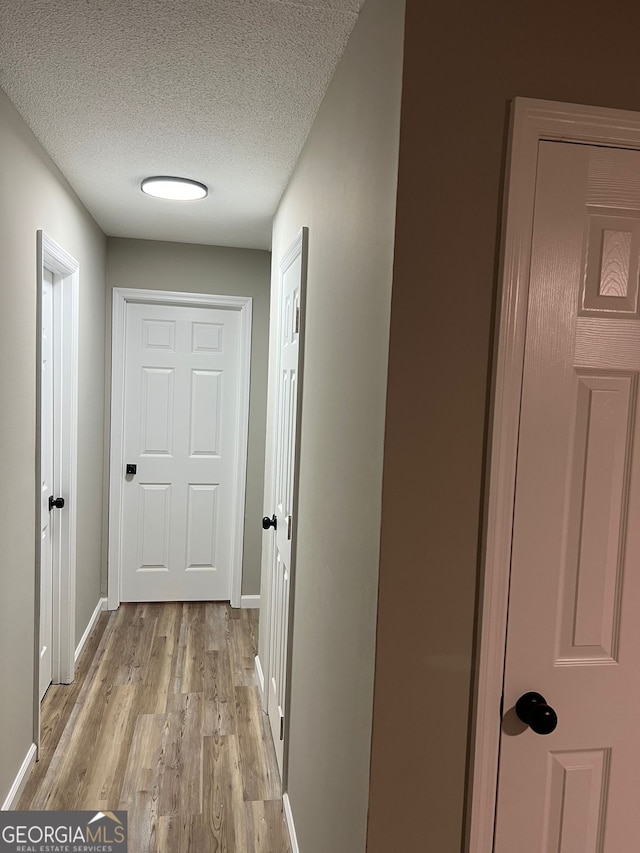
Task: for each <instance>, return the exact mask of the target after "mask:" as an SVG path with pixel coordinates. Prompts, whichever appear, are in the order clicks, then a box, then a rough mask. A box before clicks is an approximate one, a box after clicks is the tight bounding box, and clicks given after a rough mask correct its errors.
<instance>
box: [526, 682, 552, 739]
mask: <svg viewBox="0 0 640 853" xmlns="http://www.w3.org/2000/svg"><path fill="white" fill-rule="evenodd" d="M516 714H517V715H518V718H519V719H520V720H522V722H523V723H526V724H527V725H528V726H529V728H530V729H531V731H533V732H535V733H536V734H537V735H550V734H551V732H553V731H555V728H556V726H557V725H558V715H557V714H556V712H555V711H554V710H553V708H552V707H551V705H548V704H547V700H546V699H545V698H544V696H542V695H541V694H540V693H534V692H533V691H532V692H530V693H523V694H522V696H521V697H520V698H519V699H518V701H517V702H516Z"/></svg>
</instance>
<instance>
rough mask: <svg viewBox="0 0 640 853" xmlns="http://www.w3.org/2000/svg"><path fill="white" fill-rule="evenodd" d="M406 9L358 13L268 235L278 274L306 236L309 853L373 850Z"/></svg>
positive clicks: (302, 657) (304, 841) (300, 776)
mask: <svg viewBox="0 0 640 853" xmlns="http://www.w3.org/2000/svg"><path fill="white" fill-rule="evenodd" d="M403 13H404V3H403V2H402V0H367V2H366V3H365V5H364V7H363V9H362V11H361V13H360V16H359V18H358V21H357V23H356V25H355V27H354V30H353V33H352V35H351V38H350V41H349V43H348V45H347V49H346V52H345V54H344V56H343V58H342V61H341V63H340V65H339V66H338V68H337V70H336V73H335V75H334V78H333V81H332V83H331V85H330V87H329V89H328V91H327V94H326V96H325V98H324V101H323V103H322V105H321V107H320V111H319V113H318V116H317V118H316V121H315V123H314V125H313V128H312V130H311V133H310V134H309V137H308V139H307V142H306V144H305V146H304V149H303V151H302V154H301V156H300V159H299V161H298V164H297V166H296V169H295V171H294V173H293V176H292V178H291V181H290V183H289V186H288V187H287V190H286V192H285V194H284V196H283V199H282V201H281V204H280V207H279V209H278V212H277V214H276V218H275V223H274V230H273V276H274V278H275V276H277V265H278V263H279V261H280V259H281V257H282V255H283V254H284V252H285V251H286V250H287V248H288V247H289V245H290V244H291V243H292V241H293V240H294V238H295V236H296V234H297V233H298V231H299V230H300V228H301V227H302V226H303V225H307V226H309V270H308V299H307V324H306V342H305V365H304V371H305V374H304V387H303V403H302V421H301V442H302V443H301V451H300V500H299V508H298V562H297V567H296V571H295V606H294V613H293V655H292V672H291V709H290V740H289V743H290V747H289V748H290V763H289V778H288V793H289V796H290V800H291V808H292V811H293V817H294V821H295V825H296V830H297V834H298V841H299V843H300V849H301V850H302V851H303V853H329V851H330V853H363V851H364V848H365V839H366V826H367V800H368V788H369V750H370V738H371V710H372V701H373V670H374V650H375V625H376V603H377V585H378V561H379V536H380V507H381V490H382V451H383V440H384V408H385V394H386V375H387V354H388V340H389V338H388V335H389V311H390V302H391V274H392V263H393V238H394V223H395V194H396V178H397V163H398V160H397V157H398V134H399V114H400V78H401V69H402V32H403ZM275 307H276V306H275V305H272V316H274V313H273V312H274V311H275ZM270 405H271V406H273V405H274V399H273V395H272V396H271V399H270ZM266 476H267V483H269V482H270V480H269V472H267V475H266ZM269 499H270V497H269V493H268V492H267V498H266V500H269ZM263 638H264V634H263V633H261V639H263ZM265 658H266V648H265V647H264V645H263V646H262V647H261V659H262V660H265Z"/></svg>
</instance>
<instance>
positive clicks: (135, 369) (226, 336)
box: [121, 303, 243, 601]
mask: <svg viewBox="0 0 640 853" xmlns="http://www.w3.org/2000/svg"><path fill="white" fill-rule="evenodd" d="M239 363H240V321H239V316H238V312H237V311H231V310H230V311H225V310H221V309H209V308H187V307H182V306H166V305H146V304H144V305H143V304H133V303H129V304H128V306H127V328H126V361H125V365H126V366H125V413H124V432H125V438H124V442H125V456H126V462H127V463H129V464H135V465H136V466H137V471H136V474H135V475H133V476H131V475H129V476H125V474H124V472H123V477H124V480H125V482H124V487H123V504H122V520H123V535H122V591H121V598H122V600H123V601H181V600H186V601H198V600H203V601H208V600H222V601H224V600H229V599H230V597H231V568H232V567H231V561H232V558H233V542H234V534H235V526H236V525H238V524H240V525H241V524H242V523H243V519H242V518H236V517H235V516H236V512H235V507H236V490H237V488H238V484H237V482H236V480H237V454H238V428H237V423H238V417H239V414H238V411H239V383H240V373H239Z"/></svg>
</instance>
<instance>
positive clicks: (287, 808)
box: [282, 794, 300, 853]
mask: <svg viewBox="0 0 640 853" xmlns="http://www.w3.org/2000/svg"><path fill="white" fill-rule="evenodd" d="M282 807H283V809H284V819H285V823H286V824H287V831H288V832H289V841H290V843H291V853H300V847H299V846H298V836H297V835H296V828H295V825H294V823H293V812H292V811H291V801H290V800H289V794H283V795H282Z"/></svg>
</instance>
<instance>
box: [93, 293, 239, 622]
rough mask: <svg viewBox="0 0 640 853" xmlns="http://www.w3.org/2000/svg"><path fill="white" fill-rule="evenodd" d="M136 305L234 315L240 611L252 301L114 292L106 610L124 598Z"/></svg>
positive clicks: (234, 562) (234, 590)
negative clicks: (130, 323)
mask: <svg viewBox="0 0 640 853" xmlns="http://www.w3.org/2000/svg"><path fill="white" fill-rule="evenodd" d="M135 305H143V306H144V305H148V306H168V307H170V306H174V307H178V308H194V309H195V308H203V309H204V308H210V309H219V310H224V311H232V312H237V315H238V320H239V338H240V347H239V363H238V376H239V382H238V395H239V396H238V405H237V409H236V411H237V415H236V436H237V443H236V450H235V460H234V461H233V465H234V467H235V484H236V485H235V490H234V497H233V506H232V516H233V519H234V524H233V534H232V540H233V541H232V547H231V559H230V563H231V605H232V607H240V606H241V586H242V556H243V535H244V508H245V494H246V473H247V447H248V428H249V388H250V363H251V311H252V300H251V298H250V297H240V296H218V295H213V294H206V293H202V294H200V293H178V292H171V291H154V290H135V289H127V288H115V289H114V291H113V315H112V316H113V325H112V328H113V331H112V386H111V458H110V479H109V568H108V582H109V588H108V608H109V609H110V610H114V609H116V608H117V607H118V606H119V604H120V601H121V596H122V572H123V564H124V560H123V531H124V525H123V506H124V497H125V496H124V491H123V487H124V486H125V485H126V484H125V480H124V476H123V475H124V470H125V465H126V464H127V463H128V462H129V461H130V460H127V459H125V438H126V436H125V414H126V413H125V397H126V375H127V374H126V364H125V354H126V325H127V308H128V306H130V307H133V306H135Z"/></svg>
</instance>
